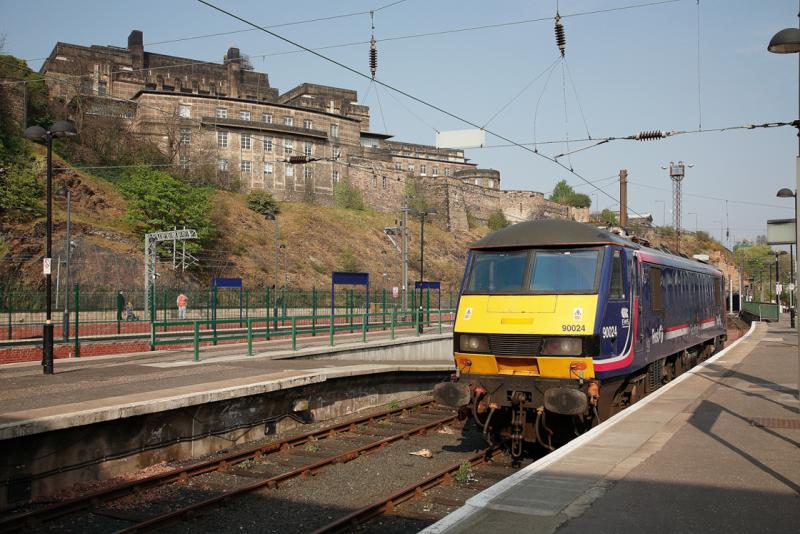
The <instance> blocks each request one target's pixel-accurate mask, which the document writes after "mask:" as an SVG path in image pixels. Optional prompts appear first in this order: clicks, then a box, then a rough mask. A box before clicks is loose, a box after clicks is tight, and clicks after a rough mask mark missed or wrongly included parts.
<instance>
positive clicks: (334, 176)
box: [331, 171, 339, 184]
mask: <svg viewBox="0 0 800 534" xmlns="http://www.w3.org/2000/svg"><path fill="white" fill-rule="evenodd" d="M331 180H333V183H335V184H338V183H339V171H333V172H332V173H331Z"/></svg>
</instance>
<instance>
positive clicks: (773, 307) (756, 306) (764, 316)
mask: <svg viewBox="0 0 800 534" xmlns="http://www.w3.org/2000/svg"><path fill="white" fill-rule="evenodd" d="M740 313H741V314H742V315H746V316H748V317H749V318H751V319H754V320H759V321H771V322H777V321H778V319H779V314H780V310H779V309H778V305H777V304H775V303H773V302H742V309H741V312H740Z"/></svg>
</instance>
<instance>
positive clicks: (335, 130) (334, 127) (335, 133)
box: [331, 124, 339, 137]
mask: <svg viewBox="0 0 800 534" xmlns="http://www.w3.org/2000/svg"><path fill="white" fill-rule="evenodd" d="M331 137H339V125H338V124H331Z"/></svg>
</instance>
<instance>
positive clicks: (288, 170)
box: [283, 163, 294, 178]
mask: <svg viewBox="0 0 800 534" xmlns="http://www.w3.org/2000/svg"><path fill="white" fill-rule="evenodd" d="M283 171H284V172H283V175H284V176H286V177H287V178H291V177H292V176H294V167H292V164H291V163H287V164H285V165H284V166H283Z"/></svg>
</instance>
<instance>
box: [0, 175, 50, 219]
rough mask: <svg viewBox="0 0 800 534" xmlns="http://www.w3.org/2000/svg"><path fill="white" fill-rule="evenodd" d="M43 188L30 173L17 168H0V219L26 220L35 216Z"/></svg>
mask: <svg viewBox="0 0 800 534" xmlns="http://www.w3.org/2000/svg"><path fill="white" fill-rule="evenodd" d="M43 197H44V188H43V187H42V184H40V183H39V181H38V180H37V179H36V176H35V175H34V174H33V173H32V172H30V171H27V172H26V171H23V170H21V168H19V167H17V166H11V167H7V168H0V217H2V218H6V217H13V218H14V219H17V220H19V219H26V218H30V217H31V216H33V215H35V214H37V213H38V212H39V211H41V209H40V208H39V200H40V199H41V198H43Z"/></svg>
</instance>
